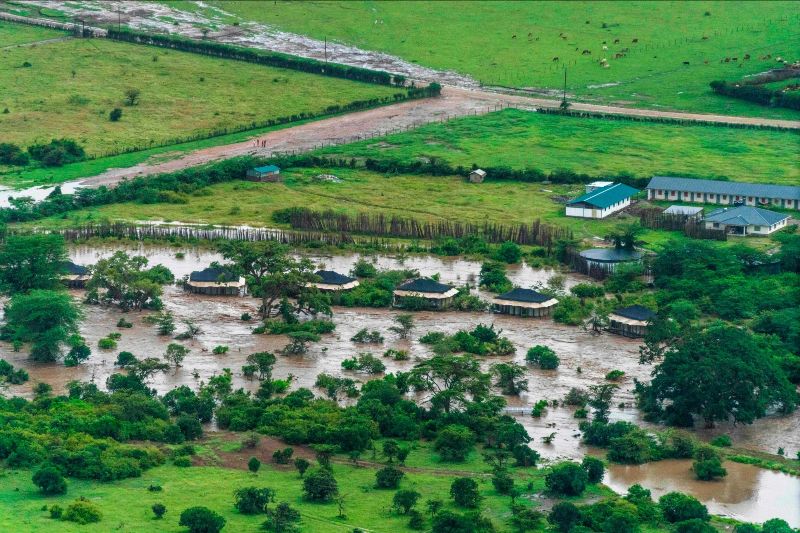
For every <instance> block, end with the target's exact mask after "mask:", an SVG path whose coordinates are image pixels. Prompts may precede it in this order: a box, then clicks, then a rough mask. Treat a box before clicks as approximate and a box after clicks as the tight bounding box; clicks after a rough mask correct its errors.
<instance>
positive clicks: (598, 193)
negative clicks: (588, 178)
mask: <svg viewBox="0 0 800 533" xmlns="http://www.w3.org/2000/svg"><path fill="white" fill-rule="evenodd" d="M638 192H639V191H638V190H637V189H634V188H633V187H629V186H627V185H625V184H624V183H614V184H613V185H608V186H606V187H600V188H599V189H595V190H593V191H592V192H587V193H586V194H582V195H581V196H578V197H577V198H575V199H574V200H570V201H569V202H567V205H574V204H581V203H583V204H589V205H591V206H594V207H597V208H598V209H605V208H606V207H609V206H612V205H614V204H616V203H618V202H620V201H622V200H624V199H626V198H630V197H631V196H633V195H635V194H636V193H638Z"/></svg>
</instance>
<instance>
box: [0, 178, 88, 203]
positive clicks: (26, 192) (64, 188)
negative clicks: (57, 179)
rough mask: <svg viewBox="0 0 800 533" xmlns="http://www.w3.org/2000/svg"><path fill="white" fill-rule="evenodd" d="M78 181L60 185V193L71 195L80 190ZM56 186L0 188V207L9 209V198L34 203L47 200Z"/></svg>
mask: <svg viewBox="0 0 800 533" xmlns="http://www.w3.org/2000/svg"><path fill="white" fill-rule="evenodd" d="M80 184H81V182H80V181H68V182H65V183H61V184H60V186H61V192H62V193H64V194H72V193H74V192H75V191H76V190H77V189H79V188H80ZM55 188H56V186H55V185H53V186H44V185H41V186H36V187H29V188H27V189H11V188H8V187H2V186H0V207H11V202H10V201H9V200H10V199H11V198H23V197H26V196H28V197H31V198H33V199H34V200H35V201H37V202H39V201H41V200H44V199H45V198H47V197H48V196H49V195H50V193H52V192H53V191H54V190H55Z"/></svg>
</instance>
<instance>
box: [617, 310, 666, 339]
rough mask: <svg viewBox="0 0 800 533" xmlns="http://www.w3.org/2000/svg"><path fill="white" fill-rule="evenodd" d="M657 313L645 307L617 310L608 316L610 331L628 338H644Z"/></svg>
mask: <svg viewBox="0 0 800 533" xmlns="http://www.w3.org/2000/svg"><path fill="white" fill-rule="evenodd" d="M655 316H656V313H655V312H654V311H652V310H650V309H648V308H647V307H644V306H643V305H631V306H628V307H623V308H621V309H616V310H615V311H614V312H613V313H611V314H609V315H608V320H609V325H608V330H609V331H610V332H612V333H617V334H619V335H624V336H626V337H644V336H645V335H647V328H648V327H649V326H650V321H651V320H652V319H653V318H655Z"/></svg>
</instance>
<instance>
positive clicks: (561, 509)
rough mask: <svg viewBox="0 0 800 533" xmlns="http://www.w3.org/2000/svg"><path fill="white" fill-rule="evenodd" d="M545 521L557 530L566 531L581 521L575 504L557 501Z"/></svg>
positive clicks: (563, 532) (566, 532)
mask: <svg viewBox="0 0 800 533" xmlns="http://www.w3.org/2000/svg"><path fill="white" fill-rule="evenodd" d="M547 521H548V522H550V523H551V524H553V526H555V528H556V530H557V531H561V532H562V533H568V532H569V531H571V530H572V528H573V527H574V526H576V525H578V524H579V523H580V521H581V511H580V509H578V508H577V507H576V506H575V504H572V503H570V502H559V503H557V504H555V505H554V506H553V508H552V509H551V510H550V514H549V515H547Z"/></svg>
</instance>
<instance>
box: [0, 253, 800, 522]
mask: <svg viewBox="0 0 800 533" xmlns="http://www.w3.org/2000/svg"><path fill="white" fill-rule="evenodd" d="M118 249H125V250H127V251H128V252H129V253H139V254H142V255H146V256H147V257H148V258H149V259H150V265H155V264H158V263H161V264H163V265H165V266H167V267H169V268H170V269H171V270H172V271H173V273H174V274H175V276H176V278H180V277H182V276H185V275H188V274H189V273H190V272H191V271H193V270H198V269H202V268H205V267H206V266H207V265H208V264H209V263H211V262H212V261H222V257H221V256H220V255H219V254H217V253H215V252H213V251H209V250H206V249H199V248H186V247H167V246H158V247H152V246H144V245H127V246H123V245H118V246H101V247H90V246H77V247H73V248H72V249H71V250H70V257H71V259H72V260H73V261H75V262H76V263H80V264H92V263H94V262H95V261H97V260H98V259H99V258H102V257H107V256H109V255H110V254H112V253H113V252H114V251H115V250H118ZM179 252H180V253H183V254H184V257H183V258H182V259H178V258H177V257H176V254H177V253H179ZM309 257H310V258H311V259H312V260H313V261H314V262H315V264H317V266H319V267H320V268H322V267H324V268H327V269H332V270H336V271H339V272H347V271H349V270H350V268H351V266H352V265H353V263H355V261H357V260H358V259H359V256H358V255H356V254H347V255H339V256H323V255H310V256H309ZM368 259H374V260H375V261H376V262H377V265H378V266H379V267H380V268H401V267H402V268H416V269H418V270H419V271H420V273H421V274H422V275H432V274H436V273H438V274H440V275H441V279H442V281H444V282H450V283H455V284H464V283H467V282H472V281H474V280H475V278H476V277H477V274H478V272H479V270H480V263H478V262H475V261H469V260H465V259H447V258H439V257H430V256H407V257H392V256H377V257H374V258H368ZM555 273H556V272H555V271H552V270H542V269H534V268H531V267H529V266H527V265H522V266H518V267H515V268H512V269H510V271H509V277H511V279H512V280H513V281H514V282H515V283H516V284H518V285H520V286H524V287H529V286H531V285H534V284H536V283H544V282H546V281H547V279H548V278H550V277H551V276H552V275H553V274H555ZM566 277H567V279H566V285H567V286H571V285H573V284H575V283H578V282H580V281H582V280H583V279H585V278H582V277H581V276H576V275H574V274H567V275H566ZM74 295H75V297H76V298H80V297H81V295H82V293H81V291H74ZM482 296H484V297H488V296H489V295H488V294H483V295H482ZM163 300H164V303H165V306H166V308H167V309H168V310H170V311H172V312H173V313H174V315H175V319H176V324H177V326H178V329H177V332H180V331H181V330H182V328H183V321H184V320H190V321H192V322H194V323H195V324H196V325H197V326H199V327H200V329H201V333H200V334H199V335H198V336H197V337H196V338H194V339H192V340H190V341H186V342H184V344H185V345H186V346H187V347H189V348H190V349H191V352H190V354H189V355H188V356H187V357H186V359H185V360H184V363H183V367H181V368H179V369H177V370H171V371H169V372H167V373H165V374H161V375H158V376H156V377H154V378H153V380H152V382H151V383H149V385H150V386H151V387H153V388H155V389H157V390H158V391H159V392H160V393H163V392H165V391H167V390H169V389H171V388H173V387H175V386H178V385H189V386H191V387H196V386H197V385H198V384H199V383H200V382H201V381H207V380H208V378H209V377H211V376H213V375H215V374H218V373H220V372H221V371H222V369H223V368H230V369H231V370H232V372H233V376H234V387H243V388H245V389H247V390H250V391H255V390H256V389H257V387H258V383H257V381H255V380H252V381H251V380H248V379H246V378H245V377H244V376H243V375H242V374H241V367H242V365H244V364H245V359H246V357H247V355H248V354H250V353H253V352H257V351H273V352H276V351H278V350H279V349H280V348H282V347H283V346H284V345H285V344H286V338H285V337H284V336H272V335H253V334H252V333H251V328H252V327H253V326H254V325H255V324H254V323H253V322H243V321H241V319H240V317H241V315H242V313H244V312H248V313H250V314H251V315H253V316H255V315H256V309H257V306H258V302H257V301H256V300H255V299H253V298H250V297H204V296H199V295H193V294H188V293H186V292H184V291H183V290H181V289H180V288H178V287H174V286H172V287H166V288H165V293H164V298H163ZM84 309H85V315H86V317H85V321H84V323H83V325H82V328H81V329H82V335H84V336H85V337H86V339H87V342H88V344H89V345H90V346H91V347H92V350H93V353H92V356H91V357H90V359H89V360H88V361H87V362H86V363H85V364H83V365H81V366H78V367H74V368H66V367H64V366H63V365H61V364H47V365H36V364H32V363H31V362H29V361H28V359H27V354H25V353H23V352H18V353H14V352H12V351H11V350H10V349H9V347H8V345H7V344H2V343H0V355H2V357H3V358H5V359H7V360H8V361H9V362H11V363H12V364H14V365H15V366H19V367H23V368H26V369H27V370H28V371H29V373H30V375H31V381H30V382H28V383H26V384H24V385H20V386H14V387H12V388H11V389H10V391H9V393H11V394H18V395H30V391H31V387H32V386H33V384H35V383H36V382H38V381H45V382H48V383H50V384H51V385H53V387H54V389H55V390H56V391H57V392H60V391H63V389H64V387H65V385H66V383H67V382H69V381H70V380H92V381H94V382H95V383H97V384H98V385H100V386H101V387H102V386H103V384H104V383H105V381H106V379H107V377H108V376H109V375H110V374H112V373H114V372H115V371H116V369H115V367H114V365H113V362H114V360H115V359H116V356H117V354H118V353H119V352H120V351H123V350H125V351H130V352H132V353H134V354H135V355H136V356H137V357H160V356H162V355H163V354H164V352H165V350H166V346H167V344H169V343H170V342H173V341H172V339H171V338H170V337H161V336H158V335H157V333H156V329H155V327H154V326H152V325H149V324H147V323H145V322H144V321H143V318H144V317H145V316H146V315H147V314H148V313H147V312H131V313H122V312H120V311H119V310H117V309H114V308H107V307H100V306H85V307H84ZM397 314H398V311H396V310H390V309H364V308H357V309H352V308H335V309H334V315H333V321H334V322H335V323H336V330H335V331H334V332H333V333H332V334H330V335H324V336H323V339H322V341H321V342H319V343H317V344H314V345H312V346H311V348H310V351H309V353H308V354H306V355H304V356H302V357H278V361H277V363H276V365H275V371H274V375H275V377H278V378H285V377H287V376H292V377H293V380H294V382H293V387H295V388H297V387H300V386H303V387H309V388H312V389H313V385H314V382H315V380H316V376H317V375H318V374H320V373H322V372H326V373H330V374H334V375H342V376H348V377H352V378H354V379H359V380H362V381H364V380H367V379H369V378H370V376H367V375H363V374H357V373H353V372H346V371H344V370H343V369H342V368H341V361H342V360H343V359H345V358H348V357H352V356H353V355H356V354H358V353H360V352H367V351H369V352H372V353H374V354H375V355H380V354H382V353H383V352H384V351H385V350H386V349H388V348H395V349H404V350H408V351H409V352H410V354H411V359H410V360H408V361H394V360H392V359H389V358H386V359H384V362H385V364H386V366H387V371H389V372H393V371H398V370H403V371H407V370H409V369H410V368H411V367H412V366H413V365H414V364H415V360H419V359H425V358H428V357H430V355H431V354H430V351H429V349H428V347H427V346H425V345H423V344H420V343H419V342H418V341H417V339H418V338H419V337H420V336H421V335H422V334H424V333H425V332H428V331H441V332H445V333H454V332H455V331H457V330H459V329H471V328H473V327H474V326H475V325H477V324H479V323H485V324H490V323H494V324H495V326H496V327H497V328H498V329H501V330H502V331H503V333H502V334H503V335H504V336H506V337H508V338H509V339H510V340H511V341H512V343H513V344H514V345H515V347H516V348H517V351H516V353H515V354H514V355H513V356H505V357H487V358H484V360H483V361H482V364H483V366H484V368H485V369H488V367H489V366H490V365H491V364H492V363H494V362H499V361H510V360H513V361H516V362H518V363H520V364H524V359H525V353H526V351H527V350H528V348H530V347H531V346H534V345H537V344H543V345H546V346H549V347H551V348H552V349H553V350H555V352H556V353H557V354H558V355H559V357H560V359H561V365H560V366H559V368H558V369H557V370H540V369H536V368H532V367H528V368H529V370H528V375H527V379H528V381H529V385H528V387H529V390H528V391H527V392H524V393H523V394H521V395H520V396H519V397H508V398H507V401H508V404H509V407H520V408H523V412H524V413H525V414H519V415H518V420H519V421H520V423H521V424H522V425H523V426H524V427H525V428H526V429H527V430H528V432H529V434H530V435H531V437H532V438H533V442H532V446H533V447H534V448H535V449H536V450H537V451H539V453H541V454H542V456H543V457H545V458H547V459H550V460H555V459H559V458H578V457H581V456H583V455H584V454H585V453H587V452H588V451H589V450H587V449H586V447H584V446H583V445H582V444H581V442H580V434H579V432H578V422H579V420H576V419H575V418H574V417H573V408H571V407H549V408H548V409H547V410H546V412H545V413H544V415H543V416H542V417H541V418H533V417H531V416H530V415H529V414H527V413H529V409H530V407H531V406H532V405H533V404H534V403H536V402H537V401H538V400H541V399H546V400H555V399H558V400H560V399H562V398H563V397H564V395H565V394H566V393H567V392H568V391H569V390H570V388H572V387H581V388H586V387H588V386H589V385H592V384H597V383H603V382H605V380H604V376H605V375H606V374H607V373H608V372H609V371H611V370H614V369H617V370H622V371H623V372H625V377H624V378H623V379H622V380H621V381H620V382H619V384H620V389H619V391H618V392H617V394H616V395H615V398H614V402H613V405H614V407H613V409H612V412H611V418H612V420H629V421H632V422H635V423H637V424H641V425H644V426H648V425H649V424H647V423H646V422H644V421H642V420H641V419H640V416H639V413H638V411H637V410H636V409H635V407H634V403H633V402H634V397H633V390H632V389H633V379H634V378H637V379H640V380H646V379H648V378H649V374H650V371H651V370H652V369H651V367H649V366H643V365H640V364H638V354H639V342H638V341H637V340H633V339H627V338H624V337H619V336H614V335H592V334H590V333H588V332H586V331H584V330H583V329H581V328H578V327H571V326H564V325H560V324H556V323H554V322H553V321H552V320H550V319H525V318H518V317H510V316H504V315H493V314H491V313H488V312H486V313H459V312H446V313H436V312H420V313H415V321H416V329H415V331H414V332H413V333H412V338H411V339H408V340H403V339H399V338H397V336H396V335H394V334H393V333H391V332H389V330H388V328H389V327H390V326H391V325H392V318H393V317H394V316H396V315H397ZM123 316H124V317H125V318H126V320H128V321H130V322H132V323H133V324H134V327H133V328H131V329H118V328H116V323H117V321H118V320H119V318H120V317H123ZM361 328H368V329H370V330H373V329H374V330H379V331H381V332H382V333H383V335H384V336H385V337H386V340H385V343H384V344H383V345H357V344H355V343H353V342H351V341H350V338H351V337H352V336H353V335H354V334H355V333H356V332H357V331H358V330H359V329H361ZM115 331H118V332H120V333H121V334H122V338H121V339H120V340H119V342H118V346H117V348H115V349H113V350H101V349H99V348H98V347H97V341H98V340H99V339H100V338H102V337H105V336H106V335H107V334H108V333H111V332H115ZM218 345H226V346H228V347H229V349H230V350H229V352H228V353H227V354H225V355H214V354H213V353H212V350H213V348H214V347H215V346H218ZM316 392H317V393H318V394H320V395H321V394H322V392H321V391H316ZM425 399H426V398H425V396H424V395H421V396H420V397H419V398H418V400H420V401H424V400H425ZM799 426H800V416H799V415H798V414H797V413H795V414H794V415H792V416H789V417H779V416H771V417H767V418H764V419H762V420H759V421H757V422H756V423H755V424H753V425H751V426H737V427H733V426H724V425H723V427H720V428H717V429H715V430H714V431H713V432H712V433H713V434H716V433H728V434H730V435H731V436H732V437H733V440H734V444H735V445H736V446H737V447H742V448H752V449H757V450H763V451H767V452H772V453H774V452H775V451H776V450H777V448H778V447H779V446H782V447H784V448H785V449H786V451H787V453H788V454H789V455H790V456H794V454H795V453H796V451H797V450H798V449H800V427H799ZM712 433H708V432H706V431H705V430H704V431H701V432H700V433H699V436H701V437H702V438H706V437H709V436H711V434H712ZM551 434H555V436H554V438H553V440H552V442H551V443H550V444H545V443H544V442H543V437H546V436H549V435H551ZM726 467H727V468H728V469H729V471H730V472H731V474H730V475H729V476H728V478H726V480H723V481H721V482H714V483H708V484H707V483H699V482H693V481H692V479H691V473H687V472H688V468H689V466H688V463H681V462H677V461H663V462H659V463H650V464H648V465H643V466H639V467H623V466H612V467H611V470H610V472H609V475H608V480H607V481H608V484H609V485H610V486H611V487H612V488H614V489H615V490H619V491H623V492H624V491H625V490H626V489H627V486H629V485H631V484H633V483H637V482H638V483H641V484H642V485H645V486H647V487H648V488H651V489H652V490H653V491H654V495H656V496H657V493H658V492H659V491H661V490H663V491H669V490H686V491H688V492H691V493H692V494H695V495H697V496H698V497H699V498H701V499H702V500H703V501H704V502H706V503H707V504H708V505H709V507H710V508H711V509H712V510H713V511H714V512H720V513H724V514H729V515H731V516H737V517H741V518H746V519H747V520H753V521H755V520H761V519H762V518H763V517H772V516H781V517H784V518H785V519H787V520H789V519H793V518H792V516H795V517H796V514H795V515H792V514H791V512H792V511H790V509H791V508H792V505H789V503H791V502H792V501H796V502H797V503H798V504H800V500H798V492H800V479H798V478H793V477H790V476H786V475H783V474H778V473H773V472H768V471H761V470H758V469H756V468H754V467H745V465H738V464H734V463H727V464H726ZM704 491H705V492H704ZM748 495H749V496H748ZM787 498H788V499H789V500H787ZM791 498H794V500H791ZM773 502H775V504H774V505H773ZM798 507H800V505H795V506H794V508H795V511H794V512H796V508H798ZM781 513H783V514H781ZM786 513H789V515H788V518H787V515H786Z"/></svg>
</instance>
